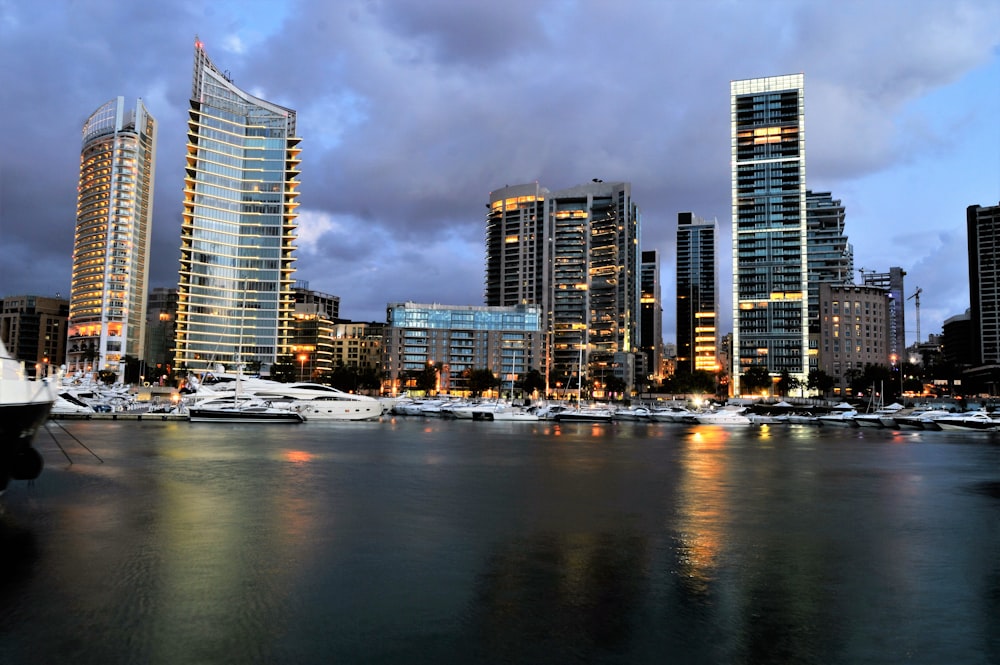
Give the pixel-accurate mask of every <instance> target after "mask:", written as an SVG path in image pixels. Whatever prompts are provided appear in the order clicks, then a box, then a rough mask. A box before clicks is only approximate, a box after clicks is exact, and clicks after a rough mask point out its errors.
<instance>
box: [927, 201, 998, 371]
mask: <svg viewBox="0 0 1000 665" xmlns="http://www.w3.org/2000/svg"><path fill="white" fill-rule="evenodd" d="M966 225H967V229H968V242H969V296H970V301H971V303H970V304H971V305H972V306H971V308H970V310H969V314H970V320H971V328H972V339H971V342H972V349H973V359H974V363H975V364H977V365H994V366H995V365H1000V261H998V260H997V257H998V256H1000V204H998V205H995V206H978V205H973V206H969V207H968V208H967V209H966ZM917 342H920V340H919V339H918V340H917Z"/></svg>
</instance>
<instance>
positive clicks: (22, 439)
mask: <svg viewBox="0 0 1000 665" xmlns="http://www.w3.org/2000/svg"><path fill="white" fill-rule="evenodd" d="M55 399H56V392H55V390H54V388H53V387H52V386H51V385H49V383H48V381H45V380H43V381H31V380H28V378H27V377H26V376H25V374H24V368H23V365H22V363H21V362H20V361H18V360H15V359H14V358H11V357H9V356H8V355H7V349H6V347H4V345H3V342H0V492H2V491H3V490H5V489H7V484H8V483H9V482H10V481H11V480H34V479H35V478H37V477H38V476H39V475H40V474H41V473H42V468H43V467H44V466H45V463H44V459H43V458H42V454H41V453H39V452H38V450H36V449H35V448H34V447H33V446H32V443H33V442H34V440H35V433H36V432H37V431H38V428H39V427H41V426H42V425H43V424H44V423H45V421H46V419H47V418H48V417H49V411H50V410H51V409H52V403H53V402H54V401H55Z"/></svg>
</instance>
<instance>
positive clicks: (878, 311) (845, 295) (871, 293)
mask: <svg viewBox="0 0 1000 665" xmlns="http://www.w3.org/2000/svg"><path fill="white" fill-rule="evenodd" d="M890 300H891V299H890V298H889V296H888V294H887V293H886V291H885V290H884V289H882V288H880V287H877V286H860V285H855V284H847V285H835V284H830V283H822V284H820V285H819V308H820V325H819V336H820V340H821V343H820V348H819V362H818V365H819V369H820V370H822V371H823V372H825V373H826V374H827V375H828V376H830V377H833V380H834V387H833V392H834V394H836V395H841V396H843V395H846V394H847V389H848V386H850V383H851V380H852V379H853V375H852V372H857V374H858V375H859V376H860V374H861V373H862V372H863V371H864V368H865V366H866V365H886V358H887V356H888V355H889V344H890V341H891V335H890V326H889V323H890V310H889V302H890Z"/></svg>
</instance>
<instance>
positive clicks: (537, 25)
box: [0, 2, 1000, 343]
mask: <svg viewBox="0 0 1000 665" xmlns="http://www.w3.org/2000/svg"><path fill="white" fill-rule="evenodd" d="M327 4H328V3H309V2H303V3H291V2H289V3H265V2H259V3H253V2H251V3H226V2H222V3H214V4H213V5H212V6H211V7H204V8H188V9H187V10H183V9H179V8H173V7H169V6H153V7H142V8H129V10H128V11H125V12H123V11H122V6H120V5H119V4H118V3H115V2H104V3H101V2H98V3H92V4H89V5H88V6H87V7H86V8H84V7H82V6H79V5H73V4H71V3H64V2H55V3H52V4H47V5H46V6H44V7H42V8H37V9H36V8H32V9H30V10H29V9H27V8H22V7H13V6H8V7H5V8H4V9H3V10H0V34H2V35H3V39H2V40H0V49H2V51H0V52H2V53H3V54H4V55H5V56H6V59H5V61H6V62H9V63H11V65H12V66H11V67H9V68H8V69H7V70H6V71H5V72H4V73H3V74H0V77H2V78H0V81H2V82H3V84H4V86H5V90H7V91H8V93H9V95H10V99H12V100H16V102H17V103H13V104H8V105H5V108H4V110H3V113H4V114H6V120H7V123H6V124H7V126H8V127H16V128H18V131H17V132H16V140H17V141H19V142H26V143H27V144H30V145H31V146H32V150H30V151H25V150H23V149H16V147H15V144H14V142H13V141H14V138H15V136H14V135H15V132H9V133H8V134H7V135H6V136H5V139H4V140H5V143H4V144H3V145H2V146H0V147H2V150H0V154H2V157H0V159H2V160H3V161H2V162H0V259H2V261H0V266H2V267H0V284H3V291H4V293H2V294H0V295H7V296H11V295H18V294H22V293H25V294H37V295H54V294H55V293H57V292H58V293H61V294H63V296H68V294H69V274H70V270H71V267H72V259H71V255H72V220H73V216H74V212H75V197H76V182H75V180H76V170H77V169H78V152H79V126H80V125H81V124H82V122H83V120H84V119H85V118H86V116H87V114H88V113H90V112H91V111H92V109H93V108H95V107H96V106H97V105H99V104H100V103H102V102H103V101H105V100H107V99H109V98H112V97H114V96H117V95H124V96H126V97H129V98H136V97H141V98H142V99H143V102H144V104H145V105H146V107H147V108H148V109H149V111H150V113H151V114H152V115H153V116H155V117H156V118H157V120H158V122H159V125H160V141H159V143H160V149H159V151H158V160H157V164H156V173H157V183H156V192H157V196H156V200H155V208H154V220H153V252H152V259H151V279H150V287H170V286H176V282H177V265H178V240H179V237H180V218H181V213H182V200H181V192H182V190H183V178H184V153H185V143H186V140H185V138H184V135H185V132H186V123H187V97H188V94H189V91H190V78H189V77H190V74H191V65H190V52H191V44H192V43H193V42H194V39H195V35H196V34H197V35H198V36H199V37H200V38H201V40H202V41H204V42H205V43H206V48H207V49H208V50H209V52H210V53H211V55H212V59H213V61H214V62H215V63H216V64H217V65H218V66H219V67H220V68H221V69H224V70H226V72H227V73H228V74H229V75H231V76H232V77H233V79H234V80H235V82H236V84H237V85H246V86H247V88H248V90H249V91H250V92H252V93H253V94H254V95H259V96H262V97H264V98H266V99H269V100H273V101H274V102H276V103H278V104H282V105H285V106H288V107H290V108H295V109H297V110H298V112H299V127H298V134H299V135H300V136H301V138H302V142H301V148H302V165H301V171H302V177H301V181H302V185H301V187H300V191H301V193H302V196H301V197H300V199H299V201H300V203H301V207H300V208H299V212H300V217H299V240H298V245H299V250H298V253H297V257H298V261H297V266H298V270H297V272H296V273H295V275H294V277H295V278H296V279H301V280H306V281H308V282H309V283H310V287H311V288H314V289H317V290H320V291H324V292H328V293H333V294H336V295H338V296H340V297H341V299H342V301H341V311H342V315H343V316H345V317H347V318H352V319H356V320H381V319H383V318H384V312H385V306H386V304H387V303H388V302H393V301H406V300H413V301H417V302H442V303H448V304H455V305H466V304H468V305H478V304H482V303H483V292H482V283H483V269H484V252H483V238H484V233H485V226H486V214H485V210H484V203H485V202H486V201H488V196H489V192H490V191H493V190H496V189H499V188H502V187H504V186H505V185H508V184H510V185H513V184H516V183H524V182H532V181H536V180H537V181H539V182H542V183H544V184H546V185H547V186H549V187H567V186H572V185H574V184H576V183H579V182H587V181H590V180H591V179H592V178H595V177H596V178H601V179H603V180H605V181H609V182H610V181H616V180H621V181H626V182H630V183H631V185H632V191H633V197H634V200H635V201H636V203H637V205H638V206H639V212H640V214H641V216H642V238H641V246H640V249H641V250H657V251H659V252H660V255H661V273H662V282H663V285H664V289H663V301H664V302H665V303H670V302H672V300H673V298H674V297H675V294H676V291H675V285H674V278H673V275H674V268H675V263H674V260H675V244H674V241H673V238H674V233H675V229H676V222H675V220H676V216H677V213H678V212H680V211H683V210H694V211H697V213H698V214H699V215H700V216H702V217H705V218H706V219H715V220H717V221H718V223H719V227H720V230H721V234H720V238H719V244H720V246H721V247H727V246H728V245H729V242H730V239H729V234H728V228H729V221H730V220H729V207H730V200H729V168H728V164H727V161H728V147H729V146H728V142H727V136H728V124H729V118H728V117H727V114H726V110H727V107H728V103H727V102H728V99H727V96H728V86H729V83H730V81H732V80H738V79H743V78H751V77H758V76H773V75H780V74H784V73H787V72H804V73H805V74H806V83H805V86H806V115H807V117H808V123H807V126H806V134H807V137H808V146H809V153H808V164H809V167H808V174H807V186H808V187H809V188H810V189H812V190H813V191H829V192H831V193H832V195H833V196H834V197H835V198H837V199H839V200H841V201H842V203H843V205H844V207H845V209H846V234H847V235H848V237H849V239H850V242H851V244H852V245H853V246H854V248H855V266H856V267H857V268H865V269H867V270H869V271H879V272H882V271H886V270H888V269H889V267H890V266H896V265H898V266H902V267H903V269H905V270H906V272H907V289H908V291H912V290H914V289H915V288H916V287H920V288H921V289H922V303H921V305H922V307H921V318H922V333H923V336H924V337H925V338H926V336H927V335H928V334H932V333H936V332H940V327H941V324H942V322H943V321H944V320H945V319H946V318H948V317H950V316H953V315H955V314H960V313H962V312H964V310H965V308H967V307H968V306H969V298H968V284H967V282H966V280H965V279H964V278H963V276H964V275H965V274H967V268H966V266H967V258H966V235H965V209H966V207H967V206H968V205H975V204H978V205H983V206H990V205H994V204H996V203H997V201H998V200H1000V129H998V127H997V123H996V121H995V118H994V117H991V116H990V109H995V108H996V106H997V103H996V100H997V97H998V96H1000V92H998V90H997V86H996V81H997V80H1000V55H998V47H1000V8H998V7H996V6H995V3H991V2H969V3H963V4H962V5H959V6H956V7H950V6H941V5H940V3H934V2H926V3H920V2H913V3H902V2H881V3H868V4H865V3H838V4H836V5H833V4H830V5H829V6H826V5H825V4H824V5H820V4H817V3H807V2H801V3H798V2H782V3H764V4H763V5H758V4H754V5H753V6H747V7H742V6H739V5H723V4H721V3H719V4H714V3H708V4H704V5H701V6H700V7H698V8H693V7H687V6H685V5H682V4H680V3H640V2H635V3H625V4H624V5H617V4H616V6H615V7H614V8H612V7H610V6H608V5H606V4H605V3H600V2H582V3H578V4H575V5H567V4H564V3H526V4H524V5H522V6H517V5H514V6H511V5H510V4H505V5H503V6H494V5H476V6H470V7H462V8H456V7H454V6H453V5H452V4H451V3H434V2H431V3H421V4H420V5H419V7H417V6H413V7H407V6H403V7H389V6H381V5H375V4H365V3H357V4H355V3H343V4H338V5H336V6H330V7H328V6H327ZM904 4H905V7H904ZM903 9H905V11H903ZM751 14H752V15H753V18H754V20H753V21H752V24H753V25H754V26H755V28H754V31H746V30H745V27H741V26H745V25H746V24H748V23H751V21H750V15H751ZM122 21H125V22H127V24H128V26H129V29H128V30H108V29H107V26H108V25H111V24H114V25H122ZM484 33H485V34H496V35H497V36H498V39H496V40H487V39H483V38H482V35H483V34H484ZM598 34H600V35H602V36H607V35H613V34H619V35H623V37H621V38H620V39H614V38H610V39H605V40H602V43H601V48H600V49H569V48H567V47H568V46H569V45H575V44H578V43H581V44H582V43H583V42H585V41H593V39H592V37H594V36H596V35H598ZM761 34H771V35H778V36H779V38H777V39H773V40H768V44H767V47H766V48H764V47H762V46H761V45H760V44H759V43H758V42H759V41H760V40H759V36H760V35H761ZM41 35H45V38H44V39H42V38H40V36H41ZM84 35H86V37H85V38H84V37H83V36H84ZM104 35H106V36H104ZM707 35H717V36H720V37H727V39H715V38H713V39H707V38H706V36H707ZM886 35H890V37H889V38H887V37H886ZM499 36H502V37H503V39H500V38H499ZM53 45H55V46H53ZM706 45H710V48H709V47H707V46H706ZM567 52H572V53H573V55H572V57H568V56H563V54H564V53H567ZM695 53H697V54H698V55H696V56H694V57H693V58H692V57H691V55H692V54H695ZM691 60H693V62H691ZM873 61H877V62H879V64H880V66H879V67H872V66H871V63H872V62H873ZM290 63H294V64H290ZM645 63H652V64H645ZM444 257H447V258H446V259H445V258H444ZM725 264H726V262H725V261H724V260H723V261H721V262H720V265H719V266H718V269H719V280H720V284H722V285H726V284H727V283H728V282H729V280H730V279H731V274H730V271H729V268H728V266H727V265H725ZM942 266H946V267H947V268H946V269H942ZM956 276H957V277H958V279H956ZM727 292H728V289H727V288H726V287H725V286H723V288H722V289H721V297H722V300H723V301H722V302H721V303H720V313H721V314H722V316H723V318H722V321H720V326H719V329H720V332H721V333H725V332H727V331H728V330H730V329H731V326H732V324H731V321H729V320H728V318H727V317H726V314H727V313H729V312H731V303H730V302H729V301H728V299H727ZM911 304H912V303H911ZM664 312H665V316H664V318H665V324H664V334H665V336H666V338H667V341H671V340H672V339H673V331H674V330H675V328H676V321H675V320H674V316H673V308H672V307H665V308H664ZM913 316H914V313H913V310H912V308H910V309H909V311H908V312H907V320H908V321H910V322H912V321H913ZM913 329H914V326H912V325H909V324H908V325H907V342H908V343H912V342H913V341H914V333H913Z"/></svg>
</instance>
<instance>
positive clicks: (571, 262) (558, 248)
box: [546, 180, 639, 387]
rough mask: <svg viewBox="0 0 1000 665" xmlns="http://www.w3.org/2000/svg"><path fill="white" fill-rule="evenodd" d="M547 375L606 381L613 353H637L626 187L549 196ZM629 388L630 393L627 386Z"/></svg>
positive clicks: (634, 262)
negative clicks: (549, 370) (549, 361)
mask: <svg viewBox="0 0 1000 665" xmlns="http://www.w3.org/2000/svg"><path fill="white" fill-rule="evenodd" d="M546 209H547V212H546V214H547V216H548V218H549V223H550V227H549V228H550V230H551V234H550V236H549V237H551V238H552V247H551V252H552V254H551V256H552V258H551V261H552V268H551V271H552V272H551V286H550V291H549V293H550V294H551V298H552V301H551V307H550V310H549V311H550V312H551V326H552V328H551V330H552V369H553V370H554V372H555V373H556V374H557V375H564V376H569V375H572V374H575V373H576V372H577V371H578V370H579V368H580V366H581V364H582V369H583V374H584V377H585V378H592V377H591V376H590V374H589V372H593V373H595V376H596V373H597V372H601V373H603V374H605V375H606V376H610V375H612V374H613V369H614V367H613V365H614V364H615V360H614V354H616V353H632V352H634V351H636V349H637V348H638V341H639V340H638V329H637V328H638V317H639V210H638V206H636V204H635V202H633V201H632V186H631V185H630V184H629V183H627V182H602V181H600V180H595V181H593V182H590V183H587V184H584V185H579V186H577V187H572V188H569V189H564V190H560V191H557V192H552V193H551V194H550V195H549V197H548V200H547V202H546ZM631 385H632V384H631V381H629V386H630V387H631Z"/></svg>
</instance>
